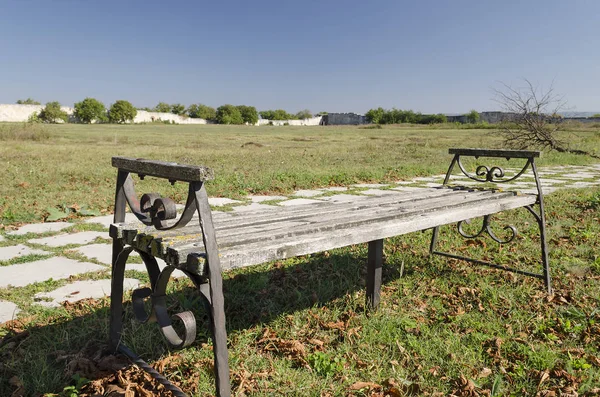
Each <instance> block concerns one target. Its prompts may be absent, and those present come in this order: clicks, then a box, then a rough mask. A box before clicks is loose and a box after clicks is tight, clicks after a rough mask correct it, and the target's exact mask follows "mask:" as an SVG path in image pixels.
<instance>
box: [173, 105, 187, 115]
mask: <svg viewBox="0 0 600 397" xmlns="http://www.w3.org/2000/svg"><path fill="white" fill-rule="evenodd" d="M171 113H173V114H177V115H179V116H181V115H182V114H185V106H183V105H182V104H181V103H176V104H174V105H171Z"/></svg>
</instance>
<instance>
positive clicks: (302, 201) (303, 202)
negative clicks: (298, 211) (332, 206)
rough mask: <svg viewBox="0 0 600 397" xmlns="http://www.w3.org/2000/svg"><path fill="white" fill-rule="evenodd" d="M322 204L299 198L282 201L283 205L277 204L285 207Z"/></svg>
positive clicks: (318, 201) (319, 201) (317, 201)
mask: <svg viewBox="0 0 600 397" xmlns="http://www.w3.org/2000/svg"><path fill="white" fill-rule="evenodd" d="M321 202H322V201H321V200H311V199H307V198H299V199H292V200H287V201H282V202H281V203H277V204H278V205H283V206H285V207H290V206H295V205H306V204H315V203H321Z"/></svg>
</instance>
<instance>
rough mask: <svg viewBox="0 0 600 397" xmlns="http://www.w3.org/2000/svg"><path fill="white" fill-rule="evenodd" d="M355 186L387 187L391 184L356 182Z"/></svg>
mask: <svg viewBox="0 0 600 397" xmlns="http://www.w3.org/2000/svg"><path fill="white" fill-rule="evenodd" d="M352 186H353V187H367V188H378V187H386V186H390V185H388V184H385V183H355V184H354V185H352Z"/></svg>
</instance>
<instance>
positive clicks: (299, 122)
mask: <svg viewBox="0 0 600 397" xmlns="http://www.w3.org/2000/svg"><path fill="white" fill-rule="evenodd" d="M321 120H322V117H321V116H317V117H311V118H309V119H302V120H266V119H260V120H258V123H256V125H276V126H283V125H306V126H315V125H321ZM286 123H287V124H286Z"/></svg>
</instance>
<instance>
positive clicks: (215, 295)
mask: <svg viewBox="0 0 600 397" xmlns="http://www.w3.org/2000/svg"><path fill="white" fill-rule="evenodd" d="M192 188H193V189H194V191H195V193H196V208H197V210H198V215H199V218H200V228H201V229H202V238H203V240H204V247H205V252H206V261H207V262H208V273H209V274H208V278H209V285H210V306H211V318H212V331H213V352H214V358H215V378H216V379H215V383H216V388H217V395H218V396H220V397H229V396H230V395H231V385H230V383H229V363H228V353H227V330H226V329H225V302H224V298H223V279H222V276H221V263H220V260H219V251H218V248H217V239H216V236H215V228H214V226H213V221H212V214H211V211H210V205H209V204H208V195H207V194H206V189H205V188H204V186H203V185H202V184H201V183H195V184H193V185H192Z"/></svg>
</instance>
